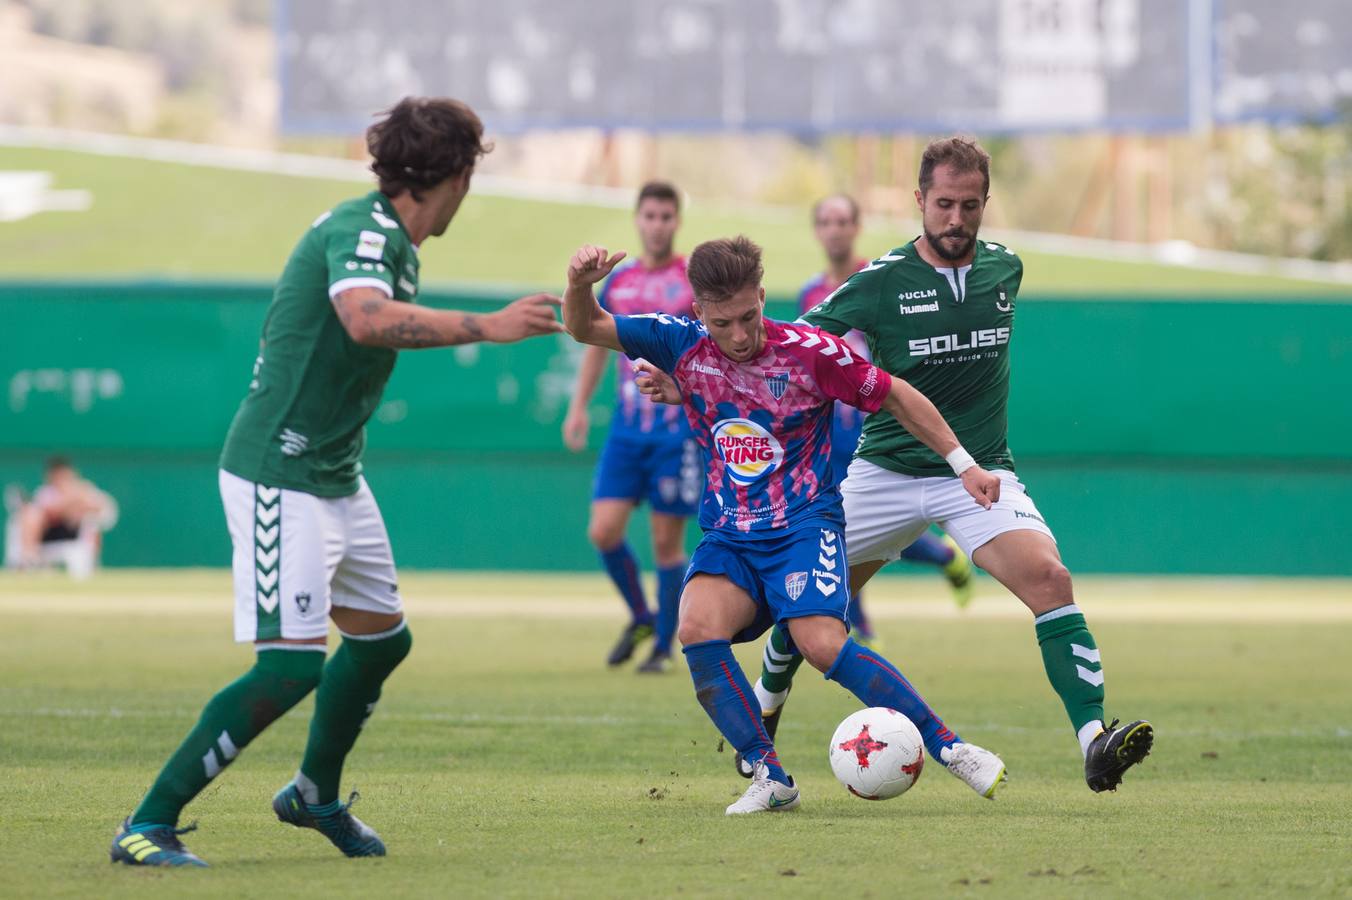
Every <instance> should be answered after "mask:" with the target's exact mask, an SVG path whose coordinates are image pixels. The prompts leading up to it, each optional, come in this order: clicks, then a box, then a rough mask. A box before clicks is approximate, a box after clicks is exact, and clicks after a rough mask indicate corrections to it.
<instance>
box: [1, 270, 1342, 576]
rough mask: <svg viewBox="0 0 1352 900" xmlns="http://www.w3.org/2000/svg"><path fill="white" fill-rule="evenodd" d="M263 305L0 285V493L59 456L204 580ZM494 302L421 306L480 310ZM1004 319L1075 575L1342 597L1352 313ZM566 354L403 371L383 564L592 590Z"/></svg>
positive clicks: (484, 357)
mask: <svg viewBox="0 0 1352 900" xmlns="http://www.w3.org/2000/svg"><path fill="white" fill-rule="evenodd" d="M269 296H270V291H269V287H268V286H267V285H262V284H203V283H198V282H193V283H183V284H178V283H168V282H150V283H47V282H43V283H27V284H25V283H10V284H7V285H5V286H3V287H0V310H2V311H3V321H4V323H5V325H4V332H3V338H0V374H2V375H3V379H4V382H3V383H4V386H5V397H4V402H3V404H0V483H5V484H8V483H11V482H18V483H21V484H23V485H25V486H26V487H30V488H31V487H32V486H33V485H34V484H35V483H36V482H37V480H38V479H39V478H40V475H41V463H42V460H43V459H44V458H45V457H46V456H47V455H48V454H50V453H53V452H61V453H66V454H69V455H71V456H72V457H73V458H74V459H75V461H76V462H77V464H78V465H79V466H80V467H81V468H82V469H83V470H84V471H85V472H87V473H88V474H89V475H90V476H91V477H92V478H93V479H94V480H95V481H97V482H98V483H99V484H100V485H102V486H104V487H105V488H107V489H108V490H109V491H110V492H111V493H112V494H113V495H114V496H115V497H117V499H118V501H119V502H120V503H121V506H122V519H121V522H120V523H119V524H118V526H117V529H116V530H115V531H114V532H113V533H112V534H111V535H110V536H109V538H108V540H107V542H106V550H105V562H106V563H107V564H109V565H126V566H170V565H172V566H198V565H204V566H222V565H226V564H227V563H228V559H229V542H228V538H227V536H226V532H225V527H224V520H223V517H222V513H221V510H220V505H219V498H218V496H217V491H216V477H215V471H214V469H215V461H216V455H217V452H218V450H219V447H220V443H221V440H222V438H223V436H224V434H225V431H226V428H227V427H228V425H229V422H230V419H231V417H232V416H233V414H234V411H235V407H236V405H237V404H238V402H239V399H240V397H241V396H242V395H243V392H244V390H245V389H246V386H247V384H248V381H249V376H250V371H251V367H252V364H253V360H254V356H255V352H256V347H257V340H258V333H259V329H260V326H261V323H262V320H263V315H264V312H265V310H266V306H267V302H268V299H269ZM502 296H503V295H501V294H497V293H494V292H492V291H486V290H478V291H473V292H465V291H457V292H451V291H445V290H433V291H428V292H427V294H426V296H424V297H423V298H422V299H423V302H425V303H431V304H434V305H453V306H457V307H462V308H476V307H477V308H484V309H490V308H492V307H493V306H495V305H496V304H498V303H500V302H501V300H502ZM1020 306H1021V308H1020V310H1019V316H1018V324H1017V331H1016V335H1015V338H1016V339H1015V341H1014V351H1013V352H1014V357H1013V361H1014V362H1013V364H1014V381H1013V389H1012V393H1013V397H1012V401H1011V408H1010V420H1011V435H1010V442H1011V446H1012V447H1013V449H1014V453H1015V458H1016V460H1017V461H1018V466H1019V473H1020V475H1021V476H1022V477H1023V479H1024V481H1025V483H1027V484H1028V485H1029V486H1030V490H1031V493H1032V494H1033V496H1034V498H1035V499H1036V500H1037V503H1038V505H1039V507H1040V508H1041V510H1042V512H1043V513H1044V515H1046V516H1047V518H1048V520H1049V522H1050V523H1051V524H1052V526H1053V528H1054V530H1055V531H1056V533H1057V536H1058V539H1059V540H1060V544H1061V549H1062V553H1063V555H1064V557H1065V558H1066V560H1067V563H1068V564H1069V565H1070V566H1071V568H1072V569H1073V570H1075V571H1079V572H1120V573H1208V574H1288V575H1342V576H1349V575H1352V545H1350V544H1349V541H1348V539H1347V536H1346V527H1345V526H1346V511H1347V510H1348V509H1350V508H1352V411H1350V410H1352V402H1349V397H1352V303H1337V302H1334V303H1328V302H1294V301H1290V300H1280V301H1278V300H1274V301H1272V302H1263V301H1243V302H1231V301H1224V300H1198V299H1196V298H1189V299H1187V300H1168V299H1150V300H1135V299H1111V300H1096V299H1090V298H1081V297H1056V298H1048V297H1029V298H1020ZM771 312H772V314H779V315H785V314H787V313H788V304H787V303H786V302H783V301H779V302H776V303H773V304H772V308H771ZM577 358H578V349H577V348H576V347H575V346H574V345H573V344H572V343H571V342H570V341H568V340H567V339H565V338H559V339H557V340H554V339H548V340H545V339H541V340H535V341H531V342H528V343H526V344H521V345H516V346H510V347H498V346H484V347H477V346H470V347H462V348H457V349H455V350H451V351H445V350H433V351H421V352H410V353H405V354H403V355H402V356H401V359H400V361H399V364H398V366H397V368H396V370H395V375H394V378H393V379H392V381H391V383H390V385H389V389H388V390H387V392H386V397H385V402H384V404H383V405H382V406H381V408H380V409H379V410H378V412H377V415H376V416H375V417H374V418H373V420H372V422H371V424H370V426H369V442H368V451H367V460H366V473H367V477H368V479H369V481H370V482H371V485H372V487H373V488H374V490H375V492H376V496H377V497H378V498H379V500H380V503H381V506H382V508H383V510H384V512H385V518H386V521H387V523H388V526H389V530H390V533H391V537H392V540H393V542H394V546H395V552H396V557H397V559H398V561H399V563H400V564H401V565H402V566H404V567H408V568H476V569H584V570H586V569H592V568H594V566H595V559H594V556H593V553H592V551H591V548H590V547H589V546H588V544H587V541H586V537H585V522H586V511H587V501H588V497H589V492H590V483H591V473H592V467H593V465H594V462H595V451H596V449H597V448H598V447H599V444H600V442H601V441H602V439H603V437H604V427H605V407H606V401H607V400H608V398H609V397H610V395H611V394H610V392H611V390H612V387H611V386H610V385H609V384H607V385H605V386H604V387H603V389H602V394H601V396H599V397H598V400H597V403H596V404H595V405H594V409H595V410H596V413H597V414H596V415H595V416H594V420H593V421H594V428H593V435H592V449H591V450H590V451H589V452H587V453H585V454H580V455H573V454H570V453H568V452H567V451H566V450H564V449H563V447H562V445H561V443H560V440H559V425H560V422H561V420H562V417H563V413H564V410H565V408H566V404H567V397H568V392H569V390H570V389H571V385H572V378H573V371H574V368H575V365H576V361H577ZM639 518H640V519H642V518H643V517H642V516H640V517H639ZM638 525H639V528H638V530H637V531H636V532H635V534H634V535H633V537H634V539H635V545H636V547H637V548H639V549H641V551H642V552H643V553H644V554H645V556H646V552H647V551H646V546H645V545H646V541H647V538H646V534H645V533H644V530H643V527H642V523H641V522H640V523H638ZM905 568H906V567H895V569H896V570H897V571H900V570H902V569H905Z"/></svg>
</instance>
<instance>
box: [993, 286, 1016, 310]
mask: <svg viewBox="0 0 1352 900" xmlns="http://www.w3.org/2000/svg"><path fill="white" fill-rule="evenodd" d="M995 290H996V292H997V295H998V297H999V299H998V300H996V301H995V308H996V309H998V310H999V311H1000V312H1009V311H1010V310H1011V309H1013V308H1014V304H1013V303H1012V302H1010V299H1009V294H1007V293H1006V292H1005V286H1004V285H1003V284H998V285H996V286H995Z"/></svg>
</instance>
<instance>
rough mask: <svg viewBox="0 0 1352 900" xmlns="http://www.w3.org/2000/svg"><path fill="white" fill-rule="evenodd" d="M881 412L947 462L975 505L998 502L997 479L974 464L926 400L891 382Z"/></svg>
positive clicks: (897, 380)
mask: <svg viewBox="0 0 1352 900" xmlns="http://www.w3.org/2000/svg"><path fill="white" fill-rule="evenodd" d="M882 408H883V409H885V410H887V411H888V412H889V413H891V414H892V415H893V417H895V418H896V420H897V421H898V422H900V423H901V424H902V427H903V428H905V429H906V430H907V431H909V432H910V433H911V434H913V435H915V436H916V437H917V438H919V439H920V442H921V443H923V444H924V445H925V446H926V447H929V448H930V449H931V450H933V451H934V452H935V453H937V454H939V455H940V456H942V457H943V458H944V459H945V460H947V461H948V464H949V465H950V466H952V468H953V473H954V474H955V475H957V476H958V477H959V478H961V479H962V486H963V487H965V488H966V489H967V493H969V494H971V495H972V498H973V499H974V500H976V502H977V503H978V504H980V505H981V506H983V507H984V508H986V509H990V507H991V504H992V503H994V502H995V501H997V500H999V499H1000V479H999V478H997V477H996V476H995V474H994V473H993V472H987V471H986V470H985V469H983V468H981V467H980V466H978V465H977V464H976V460H974V459H972V455H971V454H970V453H968V452H967V451H966V450H964V449H963V448H962V444H960V443H958V436H957V435H955V434H954V433H953V429H952V428H950V427H949V426H948V422H946V421H944V417H943V415H942V414H940V412H939V410H938V408H937V407H935V405H934V404H933V403H931V402H930V399H929V398H928V397H926V396H925V395H924V394H922V393H920V392H919V391H917V390H916V389H915V388H913V387H911V386H910V385H909V384H907V383H906V382H905V381H903V380H901V379H900V378H893V379H892V387H891V389H890V390H889V391H888V392H887V398H886V399H885V400H883V407H882Z"/></svg>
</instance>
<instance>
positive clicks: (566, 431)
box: [563, 407, 591, 453]
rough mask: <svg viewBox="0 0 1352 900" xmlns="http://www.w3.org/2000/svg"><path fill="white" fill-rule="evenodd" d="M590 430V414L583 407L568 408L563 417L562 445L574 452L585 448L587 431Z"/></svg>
mask: <svg viewBox="0 0 1352 900" xmlns="http://www.w3.org/2000/svg"><path fill="white" fill-rule="evenodd" d="M590 430H591V416H590V415H588V413H587V411H586V410H585V409H573V408H572V407H569V408H568V415H566V416H564V417H563V445H564V446H565V447H567V448H568V449H569V450H572V451H573V452H574V453H580V452H582V451H583V450H586V449H587V432H588V431H590Z"/></svg>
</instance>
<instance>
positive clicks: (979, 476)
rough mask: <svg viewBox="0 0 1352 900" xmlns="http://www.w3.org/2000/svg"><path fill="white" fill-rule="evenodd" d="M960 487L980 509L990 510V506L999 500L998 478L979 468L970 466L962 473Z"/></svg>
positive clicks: (992, 473)
mask: <svg viewBox="0 0 1352 900" xmlns="http://www.w3.org/2000/svg"><path fill="white" fill-rule="evenodd" d="M962 486H963V487H965V488H967V493H969V494H971V495H972V499H974V500H975V501H976V502H977V504H978V505H979V506H980V507H981V508H982V509H990V508H991V504H992V503H994V502H995V501H997V500H999V499H1000V476H998V475H996V474H995V473H994V472H989V471H987V470H985V469H983V468H981V467H980V466H972V467H971V468H970V469H968V470H967V471H965V472H963V473H962Z"/></svg>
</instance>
